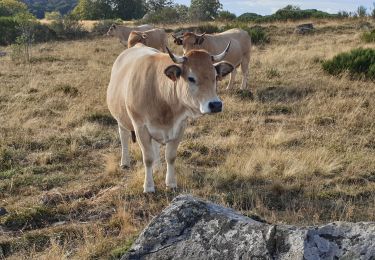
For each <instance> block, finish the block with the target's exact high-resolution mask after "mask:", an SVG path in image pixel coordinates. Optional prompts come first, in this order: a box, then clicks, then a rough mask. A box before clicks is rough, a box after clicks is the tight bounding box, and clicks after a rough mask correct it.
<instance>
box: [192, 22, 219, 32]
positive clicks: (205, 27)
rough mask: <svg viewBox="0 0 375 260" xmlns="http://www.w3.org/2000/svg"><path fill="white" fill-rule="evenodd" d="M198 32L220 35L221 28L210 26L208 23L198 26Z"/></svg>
mask: <svg viewBox="0 0 375 260" xmlns="http://www.w3.org/2000/svg"><path fill="white" fill-rule="evenodd" d="M197 31H198V32H201V33H204V32H205V33H218V32H220V31H221V30H220V28H219V27H218V26H216V25H214V24H209V23H206V24H201V25H198V27H197Z"/></svg>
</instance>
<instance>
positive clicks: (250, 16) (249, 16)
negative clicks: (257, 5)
mask: <svg viewBox="0 0 375 260" xmlns="http://www.w3.org/2000/svg"><path fill="white" fill-rule="evenodd" d="M259 18H262V16H261V15H259V14H256V13H244V14H241V15H240V16H238V17H237V20H238V21H240V22H251V21H256V20H257V19H259Z"/></svg>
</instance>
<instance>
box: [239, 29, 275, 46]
mask: <svg viewBox="0 0 375 260" xmlns="http://www.w3.org/2000/svg"><path fill="white" fill-rule="evenodd" d="M245 31H247V33H248V34H249V35H250V37H251V42H252V43H253V44H255V45H258V44H265V43H269V42H270V37H269V36H268V34H267V32H266V31H265V29H264V28H263V27H262V26H253V27H249V28H247V29H245Z"/></svg>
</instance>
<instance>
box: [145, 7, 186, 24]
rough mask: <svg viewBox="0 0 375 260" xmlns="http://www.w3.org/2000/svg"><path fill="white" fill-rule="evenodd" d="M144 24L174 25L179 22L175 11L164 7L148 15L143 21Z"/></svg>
mask: <svg viewBox="0 0 375 260" xmlns="http://www.w3.org/2000/svg"><path fill="white" fill-rule="evenodd" d="M144 22H146V23H156V24H158V23H163V24H166V23H176V22H179V14H178V12H177V10H176V9H174V8H172V7H165V8H162V9H159V10H157V11H155V12H152V13H148V14H147V16H146V18H145V19H144Z"/></svg>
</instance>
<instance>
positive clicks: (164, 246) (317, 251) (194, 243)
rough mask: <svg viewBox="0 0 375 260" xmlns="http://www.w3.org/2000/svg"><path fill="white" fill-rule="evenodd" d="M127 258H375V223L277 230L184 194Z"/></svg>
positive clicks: (158, 217) (145, 231) (138, 242)
mask: <svg viewBox="0 0 375 260" xmlns="http://www.w3.org/2000/svg"><path fill="white" fill-rule="evenodd" d="M122 259H123V260H126V259H215V260H216V259H307V260H309V259H313V260H315V259H366V260H367V259H375V223H374V222H371V223H370V222H369V223H364V222H363V223H347V222H334V223H329V224H327V225H323V226H314V227H295V226H287V225H272V224H267V223H265V222H259V221H256V220H254V219H251V218H248V217H246V216H243V215H241V214H239V213H237V212H236V211H234V210H232V209H228V208H225V207H222V206H219V205H216V204H213V203H210V202H206V201H204V200H201V199H197V198H195V197H192V196H189V195H180V196H178V197H177V198H175V199H174V200H173V201H172V203H171V205H170V206H169V207H167V208H166V209H165V210H164V211H163V212H162V213H161V214H160V215H159V216H157V217H155V218H154V219H153V220H152V221H151V223H150V224H149V225H148V227H147V228H146V229H144V231H143V232H142V233H141V234H140V236H139V237H138V239H137V240H136V241H135V243H134V244H133V246H132V247H131V249H130V250H129V251H128V253H127V254H126V255H124V256H123V257H122Z"/></svg>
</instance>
